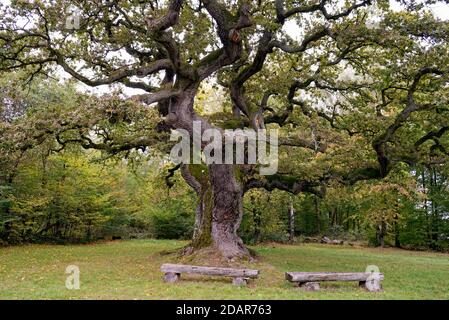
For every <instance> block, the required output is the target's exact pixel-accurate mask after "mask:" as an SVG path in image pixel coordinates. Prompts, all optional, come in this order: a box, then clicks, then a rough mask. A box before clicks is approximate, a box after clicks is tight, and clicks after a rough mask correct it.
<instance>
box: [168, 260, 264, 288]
mask: <svg viewBox="0 0 449 320" xmlns="http://www.w3.org/2000/svg"><path fill="white" fill-rule="evenodd" d="M161 271H162V272H164V273H165V276H164V281H165V282H176V281H178V280H179V277H180V276H181V273H189V274H200V275H206V276H222V277H232V278H233V280H232V283H233V284H234V285H246V284H247V282H248V280H249V279H250V278H257V277H258V276H259V270H251V269H234V268H218V267H200V266H191V265H182V264H170V263H166V264H163V265H162V266H161Z"/></svg>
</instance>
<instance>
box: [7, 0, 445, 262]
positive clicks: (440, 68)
mask: <svg viewBox="0 0 449 320" xmlns="http://www.w3.org/2000/svg"><path fill="white" fill-rule="evenodd" d="M433 2H435V1H426V2H424V3H419V2H416V1H401V3H402V11H392V10H390V8H389V1H370V0H351V1H332V0H309V1H293V0H269V1H264V0H262V1H261V0H258V1H257V0H252V1H250V0H247V1H244V0H243V1H233V0H229V1H228V0H201V1H194V0H167V1H162V0H159V1H156V0H153V1H151V0H148V1H126V0H95V1H65V0H54V1H45V0H42V1H12V3H11V5H7V6H4V7H2V8H1V13H0V17H1V22H0V44H1V49H0V69H1V70H3V71H4V72H10V71H14V70H17V69H25V70H26V71H27V73H28V74H29V76H30V78H29V80H33V78H34V77H36V75H38V74H46V75H53V76H54V75H55V70H56V69H55V68H56V67H58V68H59V69H62V70H63V71H65V72H66V73H68V74H69V75H70V76H71V77H73V78H74V79H76V80H78V81H80V82H82V83H84V84H86V85H88V86H101V85H112V84H120V85H123V86H125V87H128V88H132V89H138V90H140V91H141V93H139V94H136V95H134V96H132V97H129V98H125V97H123V100H126V99H128V101H123V103H124V104H129V103H131V104H133V103H135V101H138V102H140V103H142V104H143V105H146V106H148V108H149V110H150V109H151V110H153V109H156V110H157V111H158V112H159V114H160V116H162V117H163V118H162V119H163V121H162V122H161V123H159V124H158V125H157V126H155V128H154V130H155V131H168V130H170V129H184V130H187V131H189V132H190V133H192V132H193V122H194V121H200V122H201V124H202V126H201V128H202V130H203V131H204V130H206V129H209V128H220V129H223V128H229V127H232V128H245V127H251V128H254V129H256V130H257V129H263V128H267V127H270V128H278V129H280V132H281V139H280V142H279V143H280V146H281V152H280V155H279V157H280V164H279V172H278V173H277V174H275V175H271V176H260V175H259V174H258V170H257V169H258V167H257V166H255V165H251V166H249V165H228V164H210V165H208V166H201V165H187V164H183V165H181V166H179V168H180V170H181V172H182V176H183V177H184V179H185V181H186V182H187V183H188V184H189V185H190V186H191V187H192V188H193V189H194V190H195V191H196V192H197V194H198V199H199V202H198V208H197V212H196V225H195V233H194V238H193V240H192V244H191V249H194V250H196V249H202V248H208V247H212V248H214V250H217V251H218V252H220V253H221V254H222V255H223V256H224V257H226V258H233V257H245V256H248V255H249V252H248V250H247V249H246V248H245V246H244V245H243V242H242V241H241V239H240V238H239V236H238V235H237V229H238V227H239V225H240V221H241V218H242V214H243V213H242V196H243V194H244V192H246V191H247V190H249V189H251V188H265V189H267V190H273V189H275V188H277V189H281V190H285V191H288V192H291V193H301V192H311V193H315V194H317V195H321V194H322V193H323V192H325V186H326V184H327V183H328V182H329V181H331V180H337V181H339V182H341V183H355V182H356V181H358V180H363V179H380V178H383V177H385V176H387V175H388V173H389V172H390V171H391V170H392V168H394V166H395V165H396V164H397V163H399V162H405V163H417V162H420V161H431V162H432V163H443V162H445V161H446V160H447V156H448V149H447V148H448V147H449V145H448V143H447V133H448V132H449V129H448V119H449V117H448V111H449V108H448V101H447V99H448V59H449V55H448V37H449V36H448V31H449V26H448V23H447V22H445V21H441V20H438V19H436V18H435V17H434V16H433V15H432V14H431V13H429V12H428V10H427V8H428V5H429V4H431V3H433ZM78 22H79V24H78ZM56 74H58V73H56ZM205 82H208V83H213V84H214V86H220V87H221V88H222V90H223V91H224V92H225V97H226V98H227V99H228V100H227V102H228V103H224V107H225V110H224V111H223V112H218V113H217V112H216V113H214V115H213V116H207V115H205V114H203V115H201V114H200V113H199V112H198V110H197V108H195V98H196V97H197V96H198V95H199V94H200V92H201V90H202V89H203V87H204V83H205ZM92 101H95V100H92ZM92 101H91V102H90V104H92ZM102 103H104V101H98V104H99V105H100V106H101V105H102ZM207 108H208V106H207V105H205V106H203V109H207ZM93 109H94V110H92V113H95V114H96V115H97V116H98V114H104V113H102V112H101V111H98V109H99V108H93ZM100 109H101V108H100ZM84 110H89V109H84ZM87 112H89V111H87ZM70 119H71V121H69V122H71V124H69V123H65V122H64V125H62V124H61V123H59V124H58V125H57V126H56V127H57V128H53V129H50V130H48V128H47V130H46V131H45V132H46V133H51V134H52V135H56V137H57V142H58V143H59V144H61V145H64V144H66V143H70V142H76V143H81V144H82V145H83V146H84V147H86V148H97V149H102V150H106V151H109V152H111V153H119V152H121V151H126V150H130V149H132V148H146V147H150V146H152V144H154V143H155V141H154V138H153V136H152V135H150V136H145V134H146V133H147V132H146V131H145V130H143V131H142V136H141V137H139V138H136V137H135V135H134V136H133V139H131V140H129V139H128V140H126V139H125V140H121V141H116V140H114V139H110V137H109V136H107V135H100V136H99V138H102V137H103V138H104V139H103V140H104V141H102V142H96V141H93V140H92V139H91V138H90V137H89V135H88V134H86V132H85V131H82V130H80V124H79V123H76V122H77V121H78V122H79V121H80V120H79V117H78V118H77V117H72V118H70ZM94 124H95V123H92V121H88V119H85V122H84V123H83V125H82V126H87V127H89V126H90V127H92V126H93V125H94ZM70 130H72V131H75V133H76V137H75V138H74V136H73V132H72V134H71V135H70V136H69V137H67V136H64V134H67V132H68V131H70ZM97 130H98V128H97ZM40 133H42V132H40ZM40 133H39V132H38V133H37V136H40V135H39V134H40ZM176 168H178V167H175V169H176Z"/></svg>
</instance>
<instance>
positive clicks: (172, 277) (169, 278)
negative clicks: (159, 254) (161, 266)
mask: <svg viewBox="0 0 449 320" xmlns="http://www.w3.org/2000/svg"><path fill="white" fill-rule="evenodd" d="M180 276H181V274H180V273H174V272H167V273H166V274H165V275H164V281H165V282H169V283H174V282H177V281H178V280H179V277H180Z"/></svg>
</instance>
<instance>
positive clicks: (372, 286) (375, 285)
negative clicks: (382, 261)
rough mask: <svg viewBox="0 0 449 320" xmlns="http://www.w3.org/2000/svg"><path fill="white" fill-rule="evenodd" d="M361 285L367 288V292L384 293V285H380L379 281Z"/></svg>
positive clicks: (372, 280) (375, 280) (361, 282)
mask: <svg viewBox="0 0 449 320" xmlns="http://www.w3.org/2000/svg"><path fill="white" fill-rule="evenodd" d="M359 284H360V285H362V284H363V286H364V287H365V289H366V290H368V291H370V292H379V291H382V285H381V283H380V280H379V279H371V280H368V281H366V282H365V281H360V283H359Z"/></svg>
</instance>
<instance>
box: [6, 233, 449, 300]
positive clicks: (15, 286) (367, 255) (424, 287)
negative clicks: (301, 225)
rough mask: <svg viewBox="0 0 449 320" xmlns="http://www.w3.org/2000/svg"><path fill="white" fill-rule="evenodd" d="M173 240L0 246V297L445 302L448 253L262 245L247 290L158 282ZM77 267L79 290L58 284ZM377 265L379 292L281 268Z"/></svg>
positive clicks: (187, 280) (219, 283)
mask: <svg viewBox="0 0 449 320" xmlns="http://www.w3.org/2000/svg"><path fill="white" fill-rule="evenodd" d="M183 245H185V243H184V242H181V241H168V240H132V241H117V242H108V243H100V244H93V245H72V246H56V245H26V246H20V247H7V248H0V298H1V299H449V255H447V254H438V253H429V252H411V251H405V250H397V249H383V250H382V249H370V248H352V247H346V246H327V245H319V244H307V245H295V246H288V245H263V246H256V247H253V249H255V250H256V251H257V252H258V253H259V254H260V256H261V261H259V262H257V263H254V264H251V266H252V267H254V268H258V269H260V270H261V277H260V278H259V279H257V280H255V281H253V282H251V283H250V285H249V286H247V287H235V286H233V285H232V284H231V281H230V280H229V279H223V278H211V277H196V276H188V275H186V276H183V277H182V281H181V282H179V283H177V284H165V283H164V282H162V280H161V279H162V274H161V272H160V271H159V267H160V265H161V264H162V263H164V262H170V261H173V256H170V255H168V256H167V255H162V254H160V253H161V252H162V251H164V250H173V249H176V248H179V247H182V246H183ZM71 264H72V265H77V266H79V268H80V272H81V288H80V290H68V289H66V288H65V279H66V276H67V275H66V274H65V269H66V267H67V266H68V265H71ZM367 265H377V266H378V267H379V268H380V271H381V272H383V273H384V274H385V280H384V281H383V288H384V290H383V292H380V293H370V292H366V291H364V290H363V289H361V288H358V286H357V283H355V282H347V283H326V284H321V290H320V291H317V292H307V291H304V290H303V289H299V288H295V287H293V286H292V284H290V283H288V282H287V281H285V280H284V276H283V272H285V271H364V270H365V268H366V266H367Z"/></svg>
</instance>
